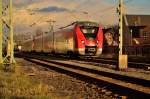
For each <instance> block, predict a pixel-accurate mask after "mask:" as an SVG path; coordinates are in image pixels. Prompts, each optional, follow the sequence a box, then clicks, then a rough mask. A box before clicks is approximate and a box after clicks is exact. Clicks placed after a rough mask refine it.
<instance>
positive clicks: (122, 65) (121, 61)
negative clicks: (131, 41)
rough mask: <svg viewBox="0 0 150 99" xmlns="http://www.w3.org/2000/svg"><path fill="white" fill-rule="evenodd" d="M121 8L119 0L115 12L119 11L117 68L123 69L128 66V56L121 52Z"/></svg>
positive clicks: (121, 2)
mask: <svg viewBox="0 0 150 99" xmlns="http://www.w3.org/2000/svg"><path fill="white" fill-rule="evenodd" d="M123 10H124V7H123V0H119V7H118V9H117V12H118V13H119V64H118V69H119V70H124V69H127V67H128V66H127V64H128V56H127V55H124V54H123V15H124V12H123Z"/></svg>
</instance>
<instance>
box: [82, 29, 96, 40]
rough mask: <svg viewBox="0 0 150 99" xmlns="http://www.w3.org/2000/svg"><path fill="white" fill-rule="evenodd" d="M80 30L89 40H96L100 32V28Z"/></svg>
mask: <svg viewBox="0 0 150 99" xmlns="http://www.w3.org/2000/svg"><path fill="white" fill-rule="evenodd" d="M80 29H81V31H82V33H83V34H84V36H85V37H86V38H87V39H90V38H95V37H96V34H97V32H98V27H81V28H80Z"/></svg>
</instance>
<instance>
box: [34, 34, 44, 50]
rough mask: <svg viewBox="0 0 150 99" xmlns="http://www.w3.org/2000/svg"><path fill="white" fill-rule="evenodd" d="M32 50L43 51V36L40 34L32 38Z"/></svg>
mask: <svg viewBox="0 0 150 99" xmlns="http://www.w3.org/2000/svg"><path fill="white" fill-rule="evenodd" d="M33 51H35V52H43V37H42V36H38V37H36V38H35V39H34V47H33Z"/></svg>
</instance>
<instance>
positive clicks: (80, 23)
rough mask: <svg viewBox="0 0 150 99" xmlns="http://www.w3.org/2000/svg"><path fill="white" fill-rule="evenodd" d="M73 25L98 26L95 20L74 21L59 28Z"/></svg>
mask: <svg viewBox="0 0 150 99" xmlns="http://www.w3.org/2000/svg"><path fill="white" fill-rule="evenodd" d="M74 25H78V26H89V27H98V26H99V24H98V23H96V22H91V21H75V22H73V23H71V24H69V25H67V26H64V27H61V28H59V29H64V28H68V27H70V26H74Z"/></svg>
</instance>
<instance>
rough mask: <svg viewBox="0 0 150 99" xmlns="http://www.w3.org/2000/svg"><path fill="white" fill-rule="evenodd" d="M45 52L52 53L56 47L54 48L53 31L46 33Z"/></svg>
mask: <svg viewBox="0 0 150 99" xmlns="http://www.w3.org/2000/svg"><path fill="white" fill-rule="evenodd" d="M43 41H44V42H43V52H45V53H51V52H52V51H53V50H54V48H53V46H54V45H53V33H48V34H45V35H44V39H43Z"/></svg>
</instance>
